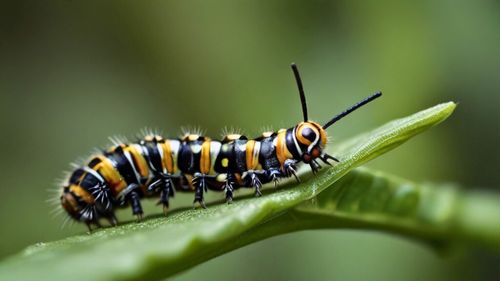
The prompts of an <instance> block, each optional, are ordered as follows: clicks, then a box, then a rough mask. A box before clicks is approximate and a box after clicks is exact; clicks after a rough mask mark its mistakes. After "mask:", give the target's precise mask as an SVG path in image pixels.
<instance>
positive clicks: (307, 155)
mask: <svg viewBox="0 0 500 281" xmlns="http://www.w3.org/2000/svg"><path fill="white" fill-rule="evenodd" d="M302 160H303V161H304V163H309V162H311V160H312V157H311V155H310V154H308V153H304V155H302Z"/></svg>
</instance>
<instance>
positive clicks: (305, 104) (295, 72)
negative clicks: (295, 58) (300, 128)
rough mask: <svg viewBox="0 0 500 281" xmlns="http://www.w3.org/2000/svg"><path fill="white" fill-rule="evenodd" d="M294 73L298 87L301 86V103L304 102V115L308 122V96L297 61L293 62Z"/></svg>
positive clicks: (305, 120)
mask: <svg viewBox="0 0 500 281" xmlns="http://www.w3.org/2000/svg"><path fill="white" fill-rule="evenodd" d="M291 66H292V70H293V75H295V80H296V81H297V88H299V94H300V103H301V104H302V115H303V116H304V122H307V121H308V120H309V119H308V118H307V103H306V96H305V94H304V87H303V86H302V80H301V79H300V74H299V69H298V68H297V65H296V64H295V63H292V65H291Z"/></svg>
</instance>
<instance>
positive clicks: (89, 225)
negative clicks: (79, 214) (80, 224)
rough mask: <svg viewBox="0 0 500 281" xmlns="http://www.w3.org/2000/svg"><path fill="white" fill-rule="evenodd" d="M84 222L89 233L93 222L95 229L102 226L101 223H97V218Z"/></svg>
mask: <svg viewBox="0 0 500 281" xmlns="http://www.w3.org/2000/svg"><path fill="white" fill-rule="evenodd" d="M85 224H86V225H87V228H88V229H89V233H91V232H92V225H93V224H94V225H95V226H96V229H98V228H101V227H102V225H101V224H100V223H99V221H98V220H95V221H85Z"/></svg>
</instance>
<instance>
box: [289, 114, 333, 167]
mask: <svg viewBox="0 0 500 281" xmlns="http://www.w3.org/2000/svg"><path fill="white" fill-rule="evenodd" d="M294 131H295V139H296V140H297V143H298V145H299V147H300V148H301V151H302V154H301V155H300V157H301V159H300V160H302V161H303V162H304V163H310V162H311V161H312V160H314V159H316V158H318V157H320V156H321V155H322V154H323V149H324V148H325V146H326V142H327V135H326V131H325V130H324V129H323V128H322V127H321V126H320V125H319V124H318V123H316V122H312V121H308V122H301V123H299V124H298V125H297V126H296V127H295V130H294Z"/></svg>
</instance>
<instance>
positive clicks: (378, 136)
mask: <svg viewBox="0 0 500 281" xmlns="http://www.w3.org/2000/svg"><path fill="white" fill-rule="evenodd" d="M454 108H455V104H454V103H452V102H449V103H444V104H440V105H437V106H435V107H432V108H429V109H427V110H424V111H421V112H418V113H416V114H414V115H411V116H409V117H406V118H402V119H399V120H395V121H392V122H390V123H388V124H386V125H384V126H382V127H380V128H378V129H375V130H373V131H372V132H369V133H366V134H363V135H361V136H358V137H355V138H353V139H351V140H349V141H347V142H344V143H341V144H339V145H338V146H337V147H336V150H335V155H336V156H337V157H338V158H339V159H340V160H341V162H340V163H338V164H337V165H335V166H334V167H332V168H328V169H323V170H322V171H321V172H320V173H319V174H318V175H316V176H315V177H311V176H310V175H309V174H307V175H306V176H303V177H302V178H303V182H302V183H301V184H299V185H296V184H293V185H292V184H289V185H286V186H284V187H280V188H279V189H278V190H277V191H275V192H269V190H268V192H266V195H265V196H263V197H261V198H246V199H242V198H240V199H239V200H236V201H235V203H233V204H231V205H226V204H219V205H215V206H211V207H210V208H209V209H208V210H204V209H197V210H184V211H178V212H175V213H173V214H172V215H170V216H169V217H167V218H164V217H157V218H150V219H148V220H147V221H145V222H142V223H129V224H125V225H121V226H118V227H114V228H106V229H102V230H99V231H96V232H94V233H92V234H91V235H88V234H83V235H77V236H74V237H69V238H67V239H63V240H60V241H55V242H50V243H39V244H37V245H34V246H31V247H29V248H27V249H26V250H25V251H23V252H22V253H20V254H18V255H15V256H13V257H11V258H8V259H6V260H4V261H3V262H2V263H1V264H0V280H145V279H161V278H165V277H168V276H171V275H172V274H175V273H177V272H180V271H182V270H184V269H187V268H190V267H192V266H194V265H196V264H199V263H201V262H203V261H206V260H208V259H210V258H212V257H215V256H218V255H221V254H223V253H225V252H228V251H231V250H233V249H236V248H238V247H241V246H243V245H246V244H249V243H252V242H255V241H258V240H261V239H264V238H267V237H270V236H273V235H277V234H280V233H286V232H290V231H296V230H300V229H308V228H311V229H312V228H322V227H359V228H366V229H386V230H389V231H394V232H397V233H401V234H406V235H410V236H415V237H421V238H426V236H425V235H420V234H419V233H420V232H425V233H426V234H427V231H428V232H429V235H428V239H434V238H436V239H437V240H441V239H439V238H440V237H442V236H439V235H441V234H442V233H445V232H446V231H444V230H443V231H441V232H439V231H437V230H438V229H437V228H436V227H435V223H436V222H438V221H436V220H438V219H440V218H441V216H444V215H443V212H444V213H446V212H448V209H446V205H445V206H441V205H439V204H441V203H442V201H440V200H438V199H439V198H437V197H439V196H437V195H436V196H437V197H433V196H430V197H428V198H427V197H425V196H423V197H420V193H419V191H418V190H414V189H411V188H407V187H405V186H406V185H397V184H396V185H395V186H394V187H392V189H391V188H389V187H387V186H383V188H382V187H381V188H380V189H382V190H377V189H376V188H375V189H374V190H371V189H370V190H369V191H370V192H368V194H364V193H363V188H362V185H359V184H358V185H355V184H354V183H352V184H349V183H346V182H345V181H343V182H342V183H343V184H344V186H345V187H344V188H339V190H338V191H337V189H336V188H334V186H335V185H333V186H332V184H333V183H334V182H336V181H337V180H338V179H340V178H341V177H342V176H344V175H345V174H347V173H348V172H349V171H350V170H352V169H353V168H355V167H357V166H359V165H361V164H363V163H365V162H366V161H368V160H370V159H372V158H374V157H377V156H379V155H381V154H383V153H385V152H387V151H388V150H390V149H393V148H395V147H396V146H398V145H400V144H401V143H403V142H405V141H406V140H408V139H409V138H411V137H413V136H415V135H416V134H418V133H420V132H422V131H423V130H425V129H427V128H429V127H431V126H433V125H435V124H437V123H439V122H441V121H443V120H444V119H446V118H447V117H448V116H449V115H450V114H451V113H452V112H453V110H454ZM306 178H307V179H306ZM349 178H351V177H349ZM349 178H347V179H346V180H348V179H349ZM351 185H352V186H357V188H353V189H352V190H351V189H350V188H348V187H349V186H351ZM329 187H332V189H329V192H328V193H324V195H323V193H322V194H320V192H322V191H323V190H325V189H327V188H329ZM341 190H342V191H343V192H342V193H333V194H332V193H331V192H333V191H336V192H340V191H341ZM384 190H386V192H384ZM391 192H392V193H391ZM328 194H329V195H330V196H340V197H339V198H338V200H334V199H333V200H332V199H331V198H329V196H328ZM342 194H343V195H342ZM394 194H396V195H398V194H400V196H395V195H394ZM412 194H414V195H412ZM439 194H441V193H439ZM318 195H319V196H318ZM367 196H369V197H367ZM440 196H441V195H440ZM371 197H373V198H371ZM361 198H362V200H361V201H360V199H361ZM421 198H423V199H421ZM311 199H313V200H315V202H317V203H311ZM372 199H373V200H372ZM378 200H385V201H387V205H384V207H382V206H381V205H379V203H377V201H378ZM424 200H430V201H424ZM444 201H446V200H444ZM353 202H357V203H355V204H354V203H353ZM415 202H418V204H423V205H428V207H425V206H424V207H422V206H421V205H418V206H416V205H415V204H416V203H415ZM322 206H323V207H322ZM450 208H451V207H450ZM370 210H379V211H380V213H379V214H378V215H372V214H371V213H370V212H369V211H370ZM363 211H368V213H364V212H363ZM420 212H421V213H420ZM417 214H418V216H417ZM336 216H345V217H346V220H345V223H344V224H342V223H341V222H342V220H339V221H338V223H337V222H336V221H337V220H336V218H337V217H336ZM399 216H403V217H399ZM404 216H406V217H404ZM311 217H314V218H319V219H310V218H311ZM401 218H404V219H401ZM445 218H447V217H446V216H445ZM422 219H424V222H425V219H428V220H429V223H430V224H431V225H432V226H433V227H429V228H428V229H419V228H417V227H412V226H413V225H419V226H420V225H421V220H422ZM471 219H472V218H471ZM407 220H408V221H407ZM433 233H436V236H434V235H433ZM438 236H439V237H438ZM473 237H475V235H472V238H471V239H472V240H473ZM488 237H489V236H488Z"/></svg>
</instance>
